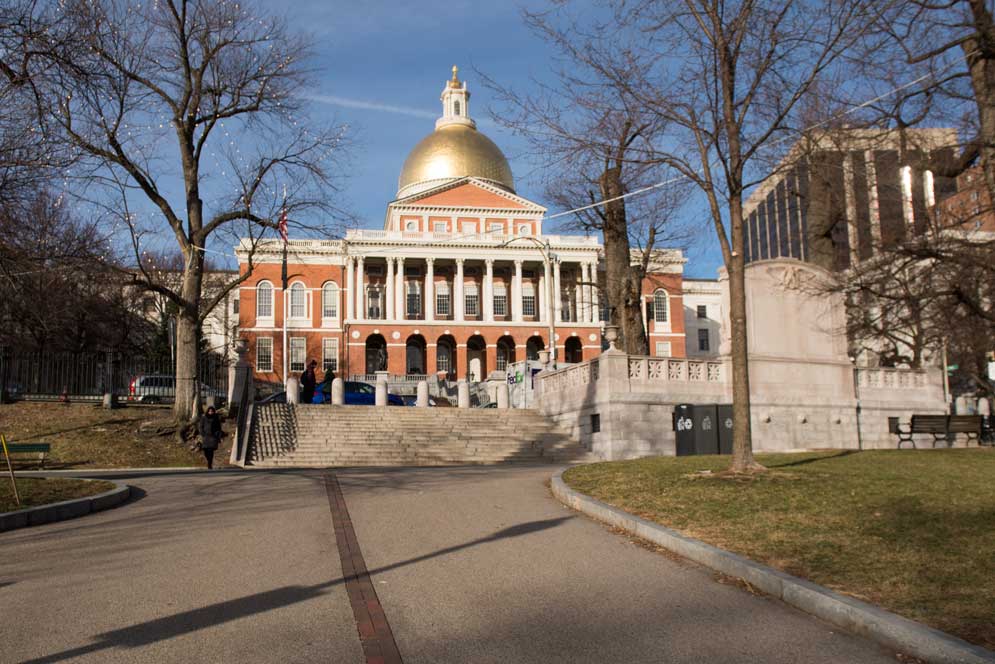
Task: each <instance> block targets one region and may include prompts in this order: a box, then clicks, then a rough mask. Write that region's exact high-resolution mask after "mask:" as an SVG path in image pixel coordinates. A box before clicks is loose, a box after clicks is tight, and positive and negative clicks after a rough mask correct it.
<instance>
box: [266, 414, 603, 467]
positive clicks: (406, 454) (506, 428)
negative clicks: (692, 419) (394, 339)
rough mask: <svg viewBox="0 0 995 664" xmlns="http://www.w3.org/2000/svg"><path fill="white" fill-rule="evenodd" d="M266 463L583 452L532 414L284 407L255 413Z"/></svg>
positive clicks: (523, 457)
mask: <svg viewBox="0 0 995 664" xmlns="http://www.w3.org/2000/svg"><path fill="white" fill-rule="evenodd" d="M254 414H255V418H256V420H255V423H254V427H253V436H252V441H251V445H250V453H249V458H250V459H251V463H253V464H254V465H259V466H263V467H290V466H298V467H330V466H405V465H460V464H498V463H516V462H521V463H524V462H531V463H552V462H566V463H569V462H573V461H575V460H587V459H589V458H590V455H589V453H588V451H587V450H586V449H585V448H583V447H581V446H580V445H578V444H577V443H576V442H575V441H573V440H572V439H571V438H570V436H569V435H568V434H567V433H566V432H565V431H563V430H561V429H559V428H558V427H557V426H556V425H555V424H553V423H551V422H549V421H548V420H546V419H545V418H543V417H542V416H541V415H540V414H539V413H538V412H536V411H526V410H497V409H493V410H491V409H487V410H460V409H445V408H443V409H402V408H370V407H361V406H346V407H340V406H326V405H321V406H318V405H308V406H303V407H302V406H296V407H295V406H288V405H284V404H269V405H265V406H261V407H259V408H257V409H255V410H254Z"/></svg>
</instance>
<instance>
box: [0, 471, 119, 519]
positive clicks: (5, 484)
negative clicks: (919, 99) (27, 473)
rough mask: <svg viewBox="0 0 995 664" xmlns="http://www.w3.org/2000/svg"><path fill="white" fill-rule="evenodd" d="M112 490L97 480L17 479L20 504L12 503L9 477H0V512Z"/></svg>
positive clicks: (109, 484)
mask: <svg viewBox="0 0 995 664" xmlns="http://www.w3.org/2000/svg"><path fill="white" fill-rule="evenodd" d="M113 488H114V485H113V484H112V483H111V482H104V481H103V480H97V481H93V482H85V481H83V480H71V479H65V480H63V479H30V478H26V477H19V478H17V494H18V495H19V496H20V497H21V504H20V506H18V504H17V503H16V502H15V501H14V492H13V490H12V489H11V486H10V475H8V474H7V473H4V474H3V477H0V512H13V511H14V510H22V509H24V508H26V507H35V506H37V505H45V504H47V503H57V502H59V501H62V500H71V499H73V498H83V497H85V496H95V495H97V494H98V493H103V492H104V491H110V490H111V489H113Z"/></svg>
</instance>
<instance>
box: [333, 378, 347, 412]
mask: <svg viewBox="0 0 995 664" xmlns="http://www.w3.org/2000/svg"><path fill="white" fill-rule="evenodd" d="M332 405H333V406H342V405H345V381H344V380H342V379H341V378H336V379H335V380H333V381H332Z"/></svg>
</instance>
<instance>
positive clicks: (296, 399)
mask: <svg viewBox="0 0 995 664" xmlns="http://www.w3.org/2000/svg"><path fill="white" fill-rule="evenodd" d="M300 402H301V384H300V381H298V380H297V378H295V377H294V376H291V377H290V378H288V379H287V403H292V404H299V403H300Z"/></svg>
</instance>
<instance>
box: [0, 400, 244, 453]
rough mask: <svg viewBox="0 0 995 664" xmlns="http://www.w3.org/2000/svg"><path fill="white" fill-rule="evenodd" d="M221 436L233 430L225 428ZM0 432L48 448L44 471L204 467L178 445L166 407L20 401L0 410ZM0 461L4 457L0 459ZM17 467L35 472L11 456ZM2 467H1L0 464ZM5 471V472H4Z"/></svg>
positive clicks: (224, 449)
mask: <svg viewBox="0 0 995 664" xmlns="http://www.w3.org/2000/svg"><path fill="white" fill-rule="evenodd" d="M224 428H225V431H226V432H228V433H229V434H230V433H231V432H232V429H233V425H232V424H231V423H230V422H229V423H225V425H224ZM0 433H3V434H4V436H6V437H7V442H10V443H51V445H52V452H51V454H50V455H49V456H48V458H47V459H46V461H45V467H46V468H53V469H61V468H84V469H88V468H156V467H166V466H199V467H203V466H205V465H206V463H205V461H204V456H203V454H201V453H200V452H197V451H191V450H190V449H189V444H186V445H184V444H181V443H180V442H179V441H178V440H177V438H176V435H175V433H174V427H173V426H172V421H171V419H170V409H169V407H168V406H130V407H126V408H116V409H114V410H106V409H104V408H101V407H100V406H99V405H94V404H89V403H72V404H62V403H42V402H28V401H19V402H17V403H14V404H5V405H0ZM231 439H232V437H231V436H230V435H229V436H226V437H225V438H224V439H223V440H222V441H221V448H220V449H219V450H218V451H217V452H216V453H215V455H214V461H215V467H223V466H225V465H226V463H225V461H226V460H227V459H228V454H229V452H230V451H231ZM0 456H2V454H0ZM14 459H15V467H16V468H23V469H35V468H37V467H38V463H37V461H36V460H35V457H34V456H33V455H20V456H17V457H14ZM0 466H4V463H3V461H2V459H0ZM4 469H5V467H4Z"/></svg>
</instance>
